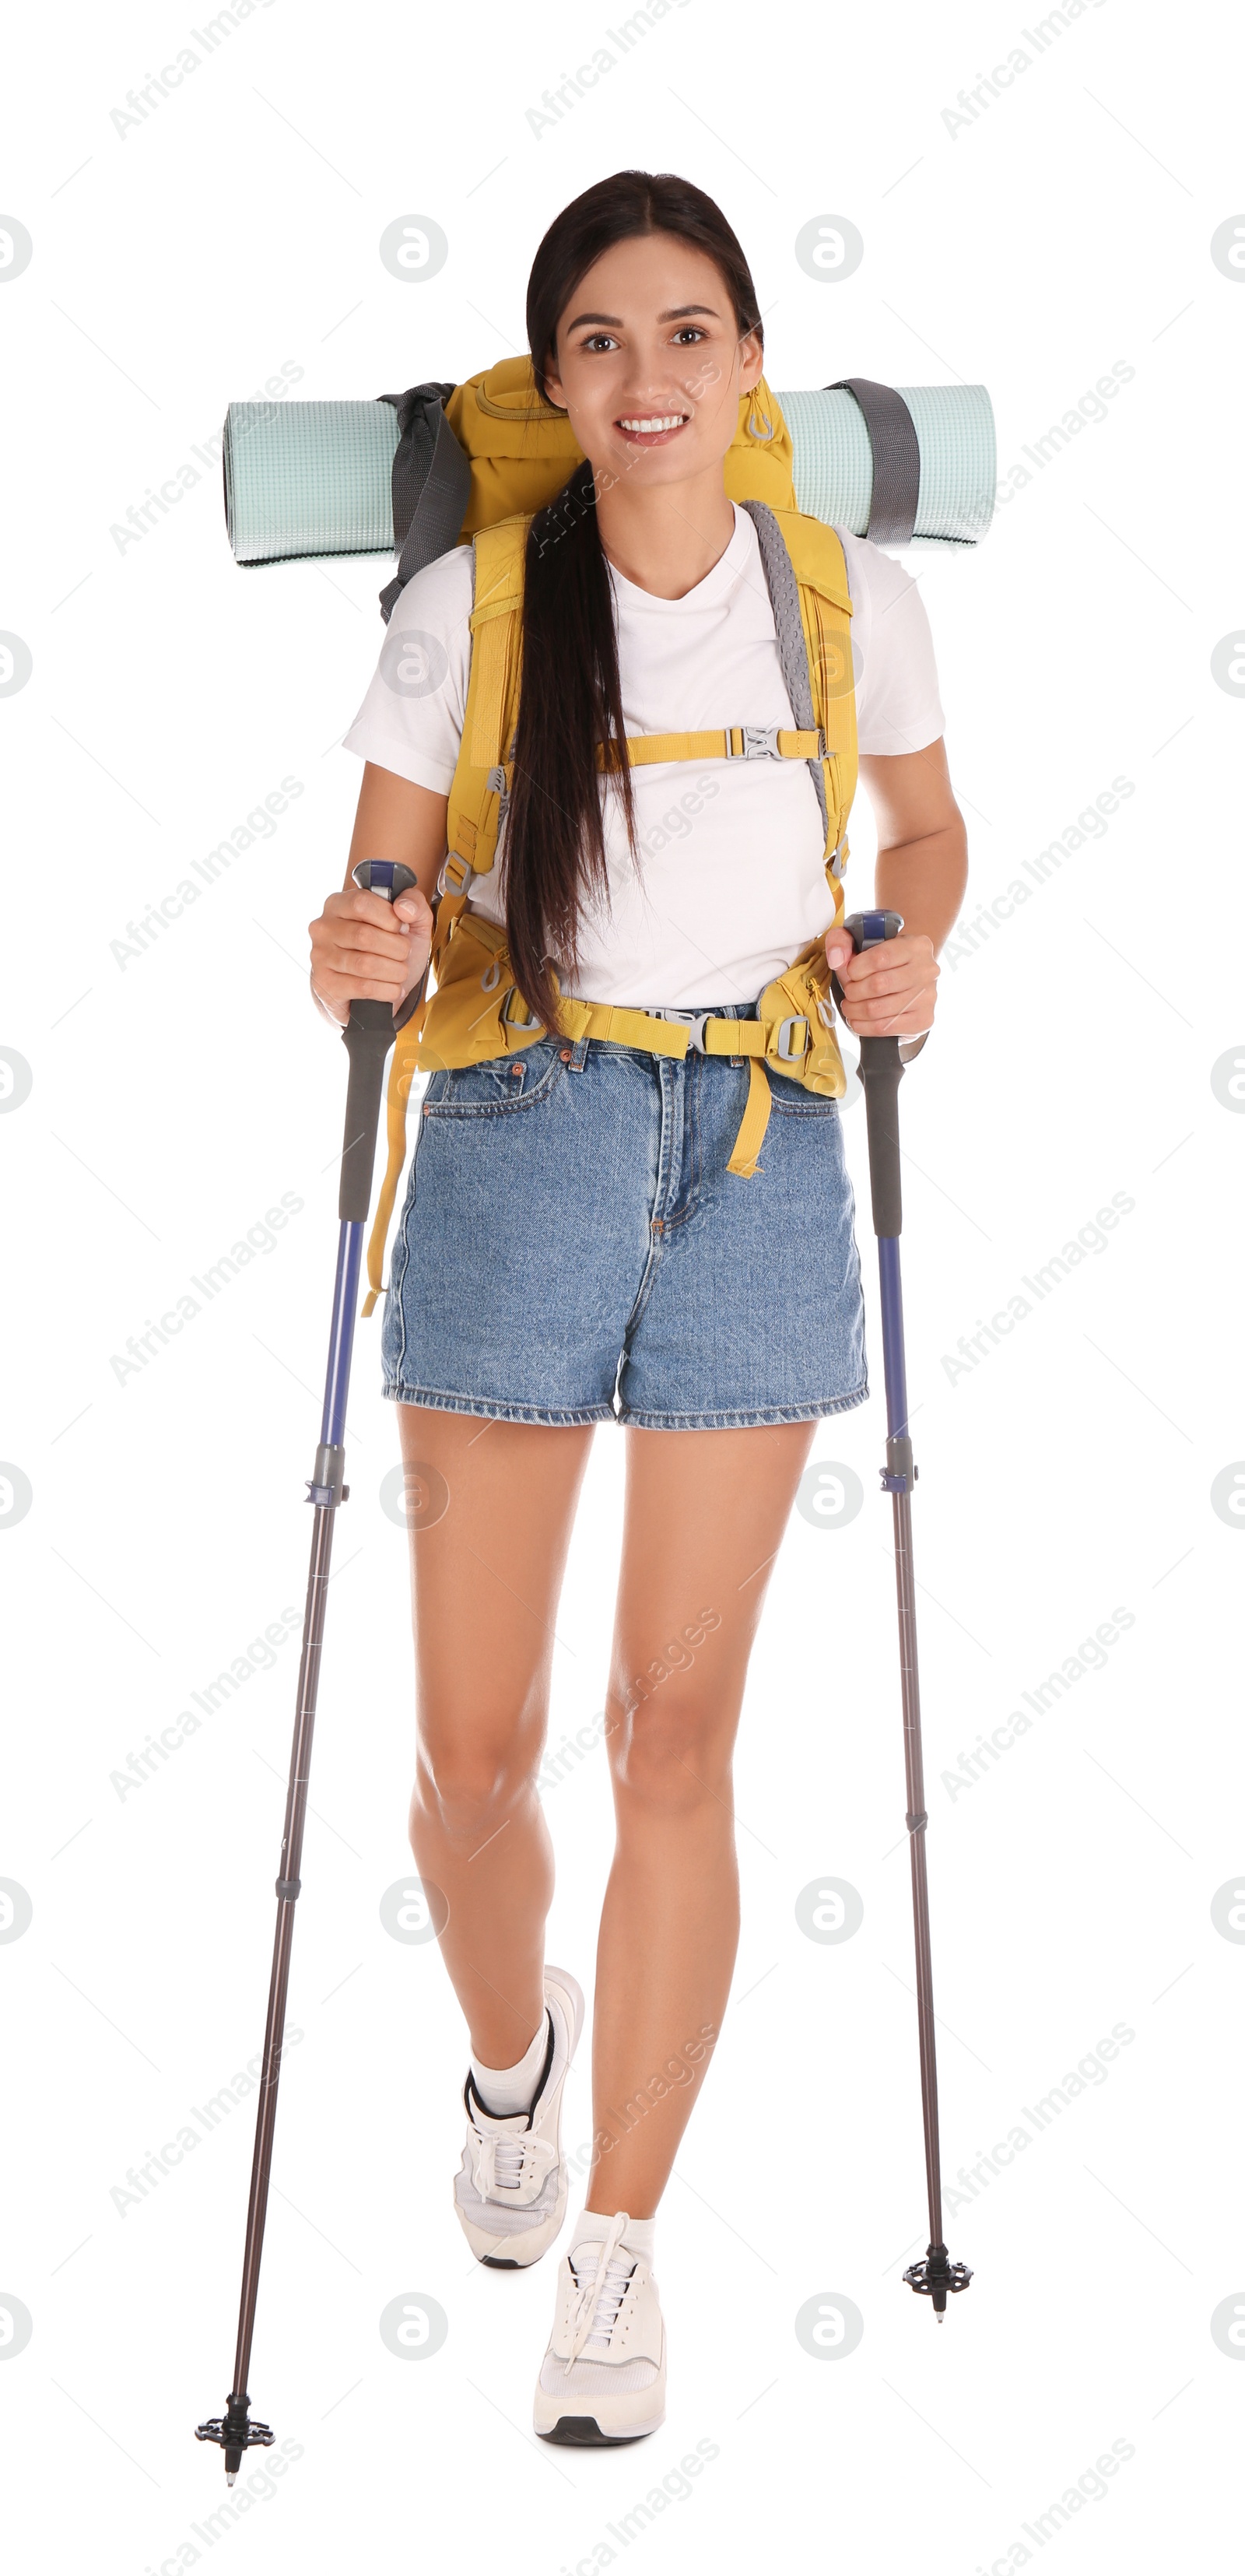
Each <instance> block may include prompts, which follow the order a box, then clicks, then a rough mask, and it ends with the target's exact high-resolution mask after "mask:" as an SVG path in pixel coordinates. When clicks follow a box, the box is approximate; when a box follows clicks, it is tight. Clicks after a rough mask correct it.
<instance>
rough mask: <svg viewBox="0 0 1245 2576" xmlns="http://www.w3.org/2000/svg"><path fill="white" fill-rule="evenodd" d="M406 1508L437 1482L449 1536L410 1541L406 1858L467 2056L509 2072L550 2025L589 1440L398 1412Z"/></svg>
mask: <svg viewBox="0 0 1245 2576" xmlns="http://www.w3.org/2000/svg"><path fill="white" fill-rule="evenodd" d="M398 1420H399V1424H400V1427H401V1438H402V1456H403V1462H404V1465H405V1468H406V1474H407V1490H408V1493H413V1491H414V1483H413V1475H412V1471H413V1470H414V1469H415V1468H417V1467H425V1468H431V1469H432V1470H434V1472H435V1474H436V1475H438V1476H440V1477H443V1478H444V1480H445V1484H446V1485H447V1487H448V1489H449V1504H448V1508H447V1509H446V1511H445V1513H444V1515H443V1516H442V1518H441V1519H439V1520H437V1521H436V1522H434V1523H431V1524H428V1525H425V1526H420V1524H419V1523H418V1521H414V1520H413V1521H412V1525H411V1558H412V1576H411V1589H412V1601H413V1612H414V1624H415V1646H416V1676H417V1704H418V1721H419V1736H418V1753H417V1763H416V1775H415V1788H414V1793H413V1796H412V1800H411V1814H410V1835H411V1849H412V1851H413V1852H414V1854H415V1858H416V1861H417V1863H418V1865H419V1872H420V1876H421V1878H423V1880H424V1881H425V1882H426V1883H428V1884H431V1885H432V1886H433V1887H436V1888H439V1889H440V1890H441V1892H442V1894H443V1896H444V1897H445V1898H446V1900H447V1902H448V1905H449V1920H448V1922H447V1924H446V1927H445V1930H444V1931H443V1932H442V1933H441V1936H440V1937H441V1952H442V1956H443V1958H444V1960H445V1964H446V1966H447V1968H448V1969H449V1972H450V1977H451V1979H452V1981H453V1985H454V1989H455V1992H456V1994H457V1996H458V2000H459V2002H460V2003H461V2005H462V2008H463V2011H464V2013H465V2014H466V2017H467V2023H468V2027H469V2029H470V2032H471V2047H472V2053H473V2055H474V2056H476V2057H478V2058H479V2059H480V2060H481V2061H482V2063H483V2064H485V2065H486V2066H513V2065H514V2064H515V2063H516V2062H517V2060H518V2059H519V2058H520V2057H522V2055H523V2053H524V2051H525V2049H527V2048H528V2047H529V2046H530V2044H531V2042H532V2040H533V2039H534V2038H535V2035H536V2033H537V2031H538V2030H539V2029H540V2027H541V2023H542V2020H543V2017H544V2010H545V2003H544V1987H543V1983H542V1969H543V1964H544V1931H545V1917H546V1915H547V1913H548V1911H549V1903H550V1899H551V1896H552V1893H553V1858H552V1852H551V1848H550V1842H549V1835H548V1831H547V1828H546V1825H545V1820H544V1816H543V1814H542V1812H541V1805H540V1799H539V1797H538V1795H537V1791H536V1773H537V1771H538V1769H539V1766H540V1757H541V1746H542V1743H543V1741H544V1734H545V1723H546V1713H547V1704H548V1696H549V1674H550V1667H551V1664H552V1659H553V1645H554V1620H555V1618H556V1614H557V1604H558V1594H559V1592H560V1590H561V1585H562V1576H563V1571H564V1569H565V1564H566V1552H567V1547H568V1544H569V1540H570V1533H571V1523H572V1521H573V1518H574V1513H575V1504H576V1500H577V1498H578V1494H579V1487H580V1483H581V1480H582V1477H583V1472H584V1468H585V1466H586V1465H587V1460H588V1450H589V1447H590V1445H591V1440H592V1431H591V1427H585V1428H580V1427H575V1428H570V1429H566V1430H557V1429H554V1428H552V1427H550V1426H547V1425H544V1424H538V1423H525V1422H489V1421H481V1420H480V1419H479V1418H478V1417H477V1416H475V1415H472V1414H465V1413H440V1412H436V1411H434V1410H433V1409H432V1408H431V1407H429V1406H425V1405H410V1404H404V1405H400V1406H399V1408H398Z"/></svg>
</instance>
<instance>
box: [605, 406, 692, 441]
mask: <svg viewBox="0 0 1245 2576" xmlns="http://www.w3.org/2000/svg"><path fill="white" fill-rule="evenodd" d="M690 419H691V413H690V412H686V411H663V412H630V413H625V414H624V415H623V417H622V418H621V419H620V420H617V421H616V422H615V424H614V426H615V428H616V429H621V431H622V432H623V435H624V437H625V438H634V439H641V440H643V443H644V445H645V446H646V447H656V446H658V445H659V444H660V442H661V440H663V439H666V438H673V437H674V436H675V435H676V434H677V432H678V431H679V430H681V429H685V428H686V427H687V423H688V421H689V420H690Z"/></svg>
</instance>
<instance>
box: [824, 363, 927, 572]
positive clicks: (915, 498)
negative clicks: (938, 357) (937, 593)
mask: <svg viewBox="0 0 1245 2576" xmlns="http://www.w3.org/2000/svg"><path fill="white" fill-rule="evenodd" d="M823 390H824V391H825V392H826V393H828V394H834V393H840V392H846V393H849V394H854V395H855V397H856V400H857V402H858V403H859V405H860V408H861V410H862V412H863V413H864V419H865V428H866V429H867V430H868V432H869V445H870V448H871V449H872V451H873V496H872V499H871V501H870V503H869V525H868V527H867V528H866V530H865V535H866V536H867V537H871V538H872V540H873V543H874V544H875V545H878V546H906V545H908V544H909V543H910V541H911V537H912V531H913V529H914V528H915V526H916V514H917V505H918V503H919V501H920V497H921V450H920V446H919V444H918V441H917V434H916V428H915V425H914V422H913V418H912V414H911V412H910V411H909V409H908V406H907V404H906V402H905V401H904V398H903V395H902V394H898V393H896V391H895V388H894V386H893V385H875V384H874V383H873V381H872V378H871V377H869V376H840V377H839V380H838V383H837V384H833V385H826V386H825V387H824V388H823Z"/></svg>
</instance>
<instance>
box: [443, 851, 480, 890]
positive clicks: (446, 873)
mask: <svg viewBox="0 0 1245 2576" xmlns="http://www.w3.org/2000/svg"><path fill="white" fill-rule="evenodd" d="M451 868H461V869H462V872H463V873H462V883H461V885H455V884H454V882H453V879H452V878H451V876H450V869H451ZM474 875H475V869H474V868H473V866H472V864H471V861H470V859H465V858H464V857H463V854H462V851H461V850H448V851H447V852H446V855H445V857H444V858H443V859H442V861H441V867H440V873H439V875H438V877H437V893H438V894H451V895H454V896H455V897H457V896H458V895H465V894H466V892H467V888H468V886H469V885H470V883H471V880H472V878H473V876H474Z"/></svg>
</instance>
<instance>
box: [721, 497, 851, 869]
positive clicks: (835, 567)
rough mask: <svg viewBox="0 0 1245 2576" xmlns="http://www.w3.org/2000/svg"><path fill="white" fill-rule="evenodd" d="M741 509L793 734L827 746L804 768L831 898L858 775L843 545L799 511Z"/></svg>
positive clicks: (843, 859)
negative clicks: (813, 734)
mask: <svg viewBox="0 0 1245 2576" xmlns="http://www.w3.org/2000/svg"><path fill="white" fill-rule="evenodd" d="M740 506H741V508H743V509H745V510H746V511H747V513H748V516H749V518H750V519H751V520H752V523H753V526H754V527H755V529H756V532H757V544H758V546H759V547H760V552H761V563H762V566H763V568H764V572H765V579H766V582H767V584H768V587H769V595H770V604H771V606H772V608H773V611H774V630H775V633H776V635H777V638H778V658H779V662H780V664H781V667H782V675H783V681H784V683H785V686H786V690H787V695H788V697H789V698H790V700H791V712H792V714H793V715H794V717H795V721H796V724H797V726H798V727H800V728H801V729H804V728H814V729H815V730H816V731H818V732H819V733H820V735H821V738H822V741H823V743H824V745H825V750H824V752H823V753H822V755H821V756H820V757H818V758H816V759H812V760H810V762H809V764H808V765H809V770H810V772H811V774H812V780H813V785H814V787H815V788H816V790H817V801H818V804H819V805H820V807H821V816H822V822H823V824H824V826H825V834H826V850H825V860H826V872H827V875H828V876H829V877H830V878H832V879H833V880H834V881H835V884H836V890H837V883H838V880H839V879H840V878H841V876H842V874H843V869H844V867H845V865H846V863H847V856H848V851H847V841H846V831H847V818H848V814H849V813H850V811H851V805H852V799H853V797H854V795H855V793H856V775H857V754H856V688H855V678H854V673H853V667H852V638H851V618H852V598H851V590H850V588H849V585H848V579H847V562H846V557H845V555H844V551H843V544H842V540H841V538H840V537H839V536H838V534H837V532H836V530H835V529H834V528H831V527H827V526H826V524H825V522H824V521H823V520H821V519H813V518H809V517H808V516H807V515H806V513H805V512H804V511H802V510H771V509H769V508H768V507H767V506H766V504H765V503H764V502H763V501H744V502H742V503H741V505H740ZM837 909H838V903H837V893H836V911H837Z"/></svg>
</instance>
